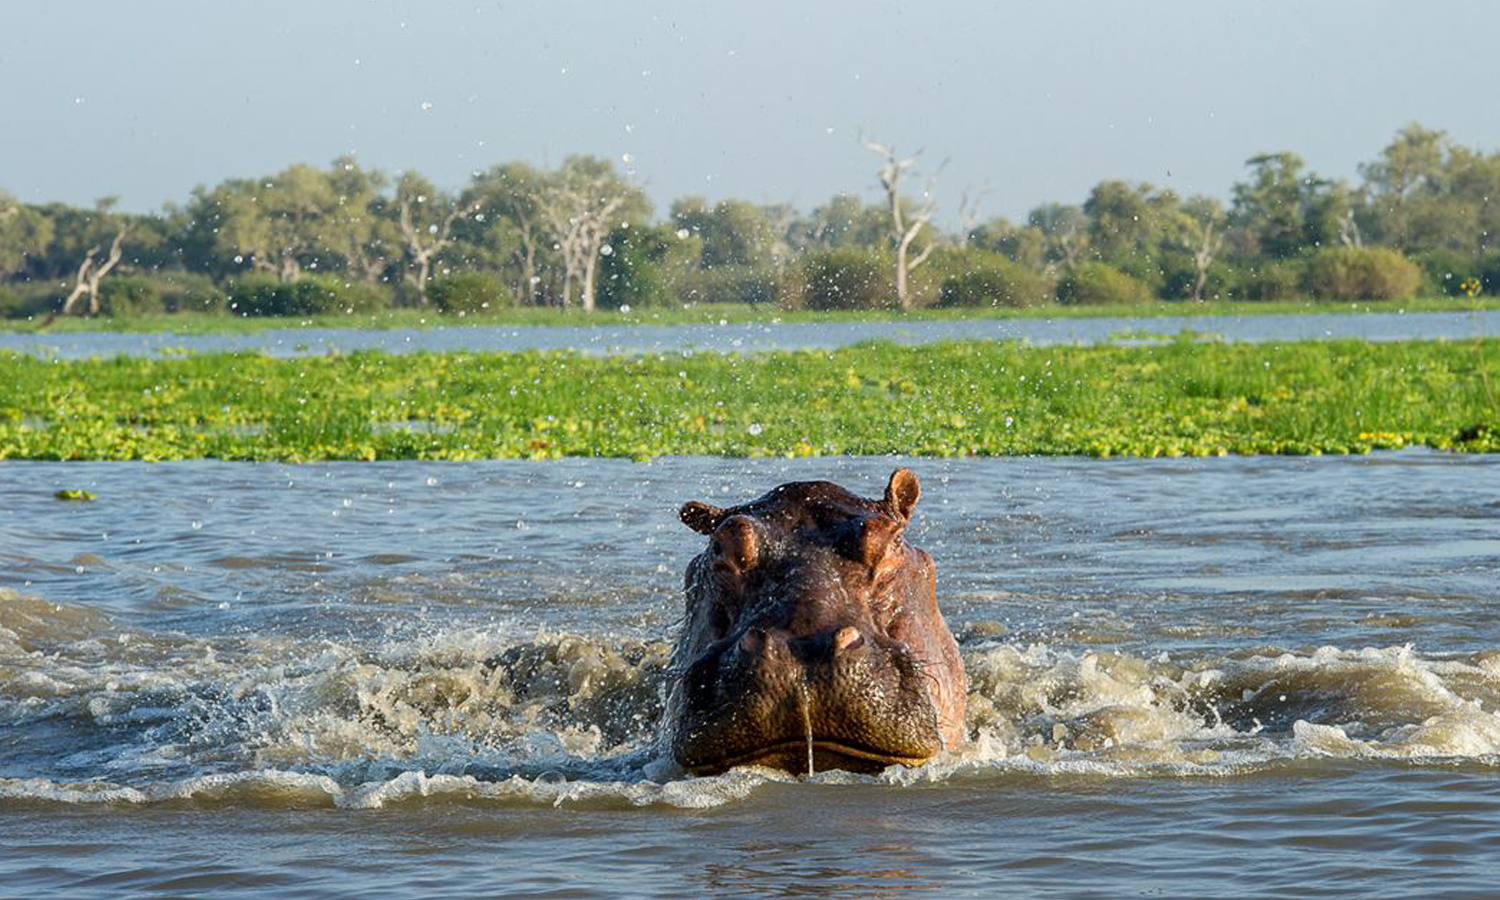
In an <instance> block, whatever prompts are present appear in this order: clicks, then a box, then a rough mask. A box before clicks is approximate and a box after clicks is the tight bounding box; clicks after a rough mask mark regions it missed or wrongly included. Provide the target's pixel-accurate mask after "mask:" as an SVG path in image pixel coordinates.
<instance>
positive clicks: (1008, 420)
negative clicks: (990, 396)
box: [1005, 416, 1016, 428]
mask: <svg viewBox="0 0 1500 900" xmlns="http://www.w3.org/2000/svg"><path fill="white" fill-rule="evenodd" d="M1015 423H1016V420H1015V419H1013V418H1011V417H1010V416H1006V417H1005V427H1006V428H1009V427H1010V426H1012V425H1014V424H1015Z"/></svg>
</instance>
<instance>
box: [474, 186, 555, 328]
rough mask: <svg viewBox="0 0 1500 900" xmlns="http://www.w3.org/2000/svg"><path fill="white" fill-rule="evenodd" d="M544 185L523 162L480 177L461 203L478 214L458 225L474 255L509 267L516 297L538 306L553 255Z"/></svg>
mask: <svg viewBox="0 0 1500 900" xmlns="http://www.w3.org/2000/svg"><path fill="white" fill-rule="evenodd" d="M545 181H546V179H545V176H544V175H543V174H542V173H541V172H538V171H537V170H536V169H535V168H533V167H531V166H529V165H527V164H526V163H519V162H517V163H507V164H505V165H503V166H495V167H494V168H492V169H490V170H489V171H487V172H483V173H480V174H477V175H475V176H474V179H473V181H472V183H471V184H470V185H469V188H468V190H466V191H465V192H464V195H463V199H462V202H463V203H464V204H465V205H466V206H468V207H470V208H472V209H474V210H475V212H474V214H473V215H471V216H468V217H466V218H464V219H463V220H461V221H460V222H458V223H457V225H456V226H455V227H456V230H457V232H458V234H459V237H460V239H462V240H464V241H466V242H467V243H468V244H469V246H470V247H472V248H473V251H472V252H480V253H484V254H487V255H491V256H492V257H493V258H495V259H496V260H499V261H503V263H504V264H507V265H509V266H510V267H511V271H512V273H513V277H512V292H513V293H514V294H515V296H517V297H520V298H522V299H523V300H524V302H525V303H527V304H528V305H535V304H537V303H538V302H539V296H540V293H541V291H540V286H541V283H542V277H541V270H542V268H543V266H544V265H545V264H546V261H547V257H548V256H549V250H550V248H549V247H548V245H547V240H546V230H547V229H546V225H545V223H544V221H543V217H542V210H541V200H542V191H543V188H544V185H545Z"/></svg>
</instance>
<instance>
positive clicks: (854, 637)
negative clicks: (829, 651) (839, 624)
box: [833, 625, 865, 653]
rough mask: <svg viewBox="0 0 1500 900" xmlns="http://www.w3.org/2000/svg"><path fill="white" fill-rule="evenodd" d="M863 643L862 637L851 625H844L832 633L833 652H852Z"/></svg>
mask: <svg viewBox="0 0 1500 900" xmlns="http://www.w3.org/2000/svg"><path fill="white" fill-rule="evenodd" d="M864 642H865V638H864V635H862V634H860V633H859V629H858V628H855V627H854V626H853V625H845V626H844V627H843V628H840V629H839V630H838V631H835V632H834V633H833V652H835V653H842V652H844V651H846V650H852V649H854V648H855V647H858V646H859V645H860V644H863V643H864Z"/></svg>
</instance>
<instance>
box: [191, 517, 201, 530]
mask: <svg viewBox="0 0 1500 900" xmlns="http://www.w3.org/2000/svg"><path fill="white" fill-rule="evenodd" d="M202 528H203V523H202V522H200V521H198V520H197V519H194V520H193V530H194V531H200V530H202Z"/></svg>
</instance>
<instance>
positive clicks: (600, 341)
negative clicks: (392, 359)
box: [0, 310, 1500, 359]
mask: <svg viewBox="0 0 1500 900" xmlns="http://www.w3.org/2000/svg"><path fill="white" fill-rule="evenodd" d="M1185 332H1186V333H1187V336H1189V337H1193V338H1195V339H1202V340H1226V341H1253V342H1267V341H1313V340H1324V339H1328V338H1363V339H1365V340H1371V341H1403V340H1437V339H1458V338H1472V337H1477V336H1481V335H1496V334H1500V310H1479V311H1472V312H1412V313H1408V312H1394V311H1393V312H1379V313H1359V314H1343V313H1295V314H1287V315H1256V316H1162V317H1153V318H1117V317H1101V318H1089V319H1071V318H1064V319H972V320H962V319H960V320H949V321H935V320H933V321H929V320H920V319H918V320H911V321H905V322H823V323H798V322H775V323H727V322H726V323H723V324H717V325H716V324H703V325H600V326H591V325H579V326H550V325H549V326H489V325H464V326H437V327H433V328H393V329H360V328H312V327H299V328H276V329H270V330H267V331H263V332H259V333H256V334H208V335H203V334H198V335H193V334H172V333H170V332H146V333H128V332H127V333H115V332H92V333H88V332H85V333H76V332H69V333H60V334H44V335H35V334H16V333H6V332H0V350H4V349H11V350H16V351H19V352H22V353H32V354H37V355H42V356H49V357H56V358H60V359H78V358H84V357H89V356H106V357H107V356H115V355H118V354H125V355H129V356H155V355H158V354H161V353H164V352H166V353H179V352H181V351H182V350H184V349H186V350H190V351H192V352H195V353H212V352H219V351H233V350H249V351H256V352H262V353H268V354H270V355H272V356H308V355H321V354H325V353H331V352H340V353H348V352H352V351H355V350H384V351H386V352H388V353H411V352H415V351H430V352H449V351H513V350H577V351H580V352H583V353H591V354H610V353H664V352H680V351H684V350H712V351H715V352H721V353H757V352H765V351H769V350H797V349H814V350H828V349H834V348H837V347H847V346H849V345H850V344H856V343H859V342H860V341H893V342H895V343H897V344H930V343H932V342H934V341H955V340H1003V341H1025V342H1027V343H1030V344H1034V345H1037V346H1048V345H1053V344H1098V343H1126V344H1131V343H1146V342H1159V341H1163V340H1168V339H1172V338H1174V337H1180V336H1183V335H1184V333H1185Z"/></svg>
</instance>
